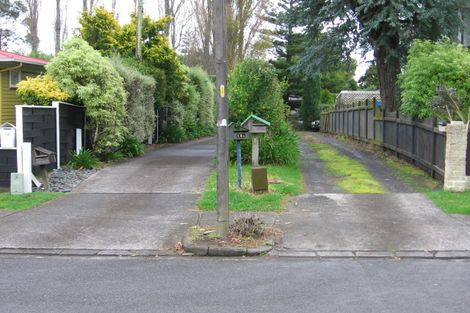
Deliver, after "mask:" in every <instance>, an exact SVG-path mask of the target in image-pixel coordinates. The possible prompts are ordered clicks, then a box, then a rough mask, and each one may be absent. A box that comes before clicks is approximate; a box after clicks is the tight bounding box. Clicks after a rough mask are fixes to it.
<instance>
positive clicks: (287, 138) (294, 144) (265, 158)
mask: <svg viewBox="0 0 470 313" xmlns="http://www.w3.org/2000/svg"><path fill="white" fill-rule="evenodd" d="M284 88H285V85H284V84H283V83H281V82H279V80H278V78H277V74H276V70H275V68H274V67H273V66H272V65H271V64H269V63H267V62H265V61H262V60H257V59H249V60H246V61H244V62H242V63H240V64H239V65H237V67H235V69H234V70H233V72H232V73H231V75H230V78H229V89H228V91H229V108H230V120H231V121H232V122H235V123H236V124H240V123H241V122H242V121H243V120H244V119H245V118H246V117H248V116H249V115H250V114H255V115H258V116H259V117H262V118H264V119H266V120H268V121H269V122H271V127H270V128H269V131H268V133H267V134H266V135H264V136H263V137H262V138H261V147H260V162H261V163H262V164H281V165H296V164H297V163H298V159H299V142H298V137H297V135H296V134H295V133H294V132H293V130H292V129H291V128H290V127H289V125H288V123H287V121H286V116H287V114H288V106H287V105H286V104H285V103H284V101H283V98H282V95H283V90H284ZM230 153H231V157H232V159H234V156H235V148H234V144H233V143H232V145H231V150H230ZM243 157H244V161H245V162H250V161H251V140H249V141H246V142H244V144H243Z"/></svg>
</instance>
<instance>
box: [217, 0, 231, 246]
mask: <svg viewBox="0 0 470 313" xmlns="http://www.w3.org/2000/svg"><path fill="white" fill-rule="evenodd" d="M214 4H215V14H214V29H215V31H214V35H215V38H214V45H215V62H216V75H217V82H216V83H217V103H218V113H217V234H218V235H219V236H220V237H226V236H227V234H228V229H229V204H228V203H229V202H228V197H229V195H228V189H229V181H228V105H227V18H226V11H225V0H215V1H214Z"/></svg>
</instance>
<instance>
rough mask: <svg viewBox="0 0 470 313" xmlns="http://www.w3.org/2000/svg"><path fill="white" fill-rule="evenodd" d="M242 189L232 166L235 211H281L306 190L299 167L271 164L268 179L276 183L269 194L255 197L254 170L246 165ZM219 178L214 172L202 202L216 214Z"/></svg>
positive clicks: (230, 193)
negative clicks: (253, 189)
mask: <svg viewBox="0 0 470 313" xmlns="http://www.w3.org/2000/svg"><path fill="white" fill-rule="evenodd" d="M242 172H243V174H242V176H243V185H242V190H240V189H238V183H237V166H236V165H231V166H230V167H229V181H230V184H229V201H230V203H229V206H230V210H231V211H240V212H246V211H257V212H269V211H272V212H279V211H282V210H283V204H284V203H286V201H288V200H289V199H290V198H291V197H293V196H298V195H300V194H301V193H302V192H303V191H304V185H303V176H302V172H301V170H300V167H298V166H273V165H268V180H269V181H276V182H278V183H276V184H270V185H269V192H268V193H264V194H253V193H252V192H251V167H250V166H243V169H242ZM216 187H217V175H216V172H215V171H214V172H213V173H212V174H211V176H210V177H209V181H208V183H207V186H206V190H205V191H204V193H203V194H202V197H201V199H200V201H199V203H198V207H199V208H200V209H201V210H207V211H213V210H215V208H216V203H217V190H216Z"/></svg>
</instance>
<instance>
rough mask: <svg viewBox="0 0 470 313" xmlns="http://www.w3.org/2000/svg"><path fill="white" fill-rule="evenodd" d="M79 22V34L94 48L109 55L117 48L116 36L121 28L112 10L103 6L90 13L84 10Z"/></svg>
mask: <svg viewBox="0 0 470 313" xmlns="http://www.w3.org/2000/svg"><path fill="white" fill-rule="evenodd" d="M80 24H81V26H82V27H81V28H80V36H81V37H82V38H83V39H84V40H85V41H86V42H88V44H89V45H91V46H92V47H93V48H94V49H96V50H98V51H100V52H101V53H102V54H104V55H110V54H111V53H113V52H114V51H115V50H116V49H117V46H118V44H117V41H116V37H117V36H118V32H119V31H120V29H121V28H120V26H119V23H118V22H117V20H116V19H115V18H114V15H113V13H112V12H108V11H106V10H105V9H104V8H103V7H98V8H96V9H95V10H94V11H93V12H92V13H89V12H88V11H84V12H83V13H82V16H81V17H80Z"/></svg>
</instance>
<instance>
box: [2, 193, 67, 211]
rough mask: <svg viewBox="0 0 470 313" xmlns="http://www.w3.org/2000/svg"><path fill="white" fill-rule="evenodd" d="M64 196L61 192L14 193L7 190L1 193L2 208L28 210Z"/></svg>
mask: <svg viewBox="0 0 470 313" xmlns="http://www.w3.org/2000/svg"><path fill="white" fill-rule="evenodd" d="M62 196H64V193H61V192H33V193H29V194H23V195H12V194H10V193H7V192H1V193H0V209H2V210H20V211H21V210H28V209H31V208H34V207H37V206H40V205H41V204H44V203H47V202H49V201H52V200H56V199H58V198H61V197H62Z"/></svg>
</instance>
